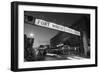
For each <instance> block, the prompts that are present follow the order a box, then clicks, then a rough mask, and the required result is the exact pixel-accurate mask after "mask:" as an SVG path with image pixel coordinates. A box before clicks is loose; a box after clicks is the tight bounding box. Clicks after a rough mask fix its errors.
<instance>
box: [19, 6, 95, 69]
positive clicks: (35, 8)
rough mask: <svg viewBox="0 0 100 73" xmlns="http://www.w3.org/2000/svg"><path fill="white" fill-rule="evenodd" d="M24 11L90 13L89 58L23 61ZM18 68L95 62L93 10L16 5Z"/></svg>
mask: <svg viewBox="0 0 100 73" xmlns="http://www.w3.org/2000/svg"><path fill="white" fill-rule="evenodd" d="M24 11H42V12H65V13H83V14H90V15H91V18H90V21H91V22H90V23H91V50H90V52H91V59H82V60H60V61H41V62H39V61H37V62H24V42H23V41H24V39H23V37H24V35H23V34H24ZM18 21H19V22H18V35H19V36H18V38H19V39H18V45H19V46H18V68H36V67H50V66H71V65H84V64H95V10H94V9H82V8H81V9H80V8H62V7H46V6H34V5H32V6H27V5H19V6H18Z"/></svg>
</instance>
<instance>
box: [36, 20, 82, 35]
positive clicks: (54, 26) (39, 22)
mask: <svg viewBox="0 0 100 73" xmlns="http://www.w3.org/2000/svg"><path fill="white" fill-rule="evenodd" d="M35 25H39V26H43V27H47V28H51V29H56V30H60V31H64V32H67V33H71V34H75V35H78V36H80V32H79V31H76V30H74V29H71V28H68V27H65V26H62V25H58V24H55V23H52V22H47V21H45V20H41V19H35Z"/></svg>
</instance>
